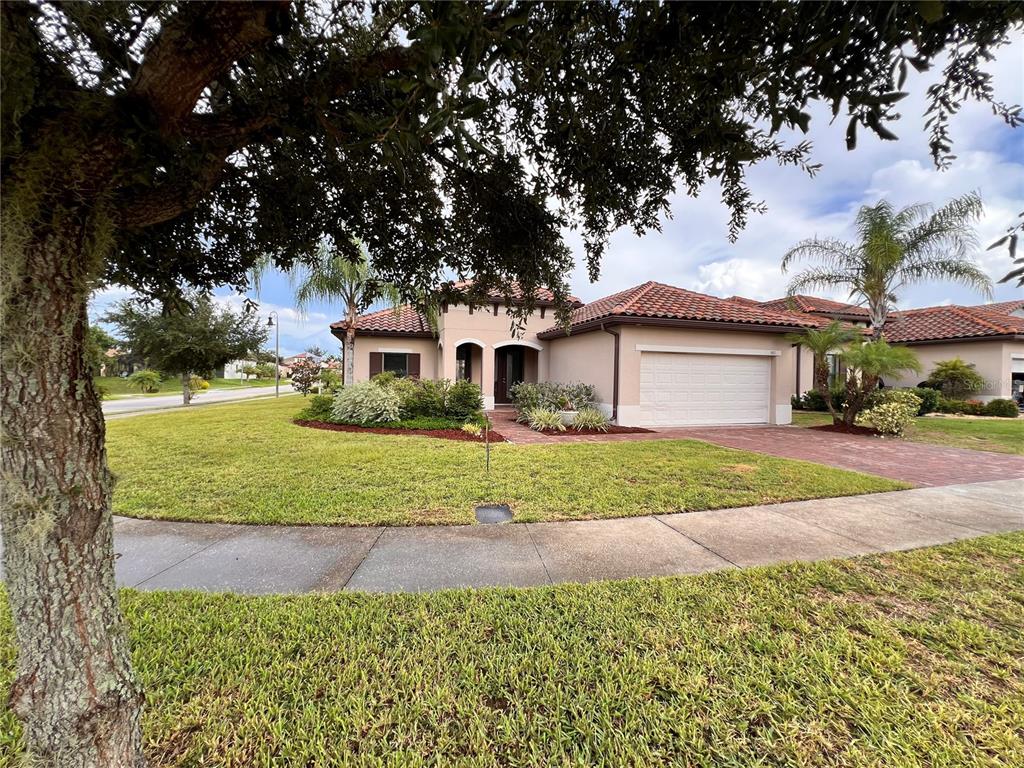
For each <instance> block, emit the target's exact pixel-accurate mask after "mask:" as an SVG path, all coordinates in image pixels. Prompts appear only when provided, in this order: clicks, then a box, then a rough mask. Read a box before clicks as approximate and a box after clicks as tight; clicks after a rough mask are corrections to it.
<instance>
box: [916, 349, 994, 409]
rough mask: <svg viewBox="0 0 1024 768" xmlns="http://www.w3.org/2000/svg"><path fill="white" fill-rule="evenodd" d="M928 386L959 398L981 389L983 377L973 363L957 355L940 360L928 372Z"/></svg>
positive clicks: (983, 383) (953, 397) (983, 381)
mask: <svg viewBox="0 0 1024 768" xmlns="http://www.w3.org/2000/svg"><path fill="white" fill-rule="evenodd" d="M927 384H928V386H929V387H932V388H933V389H938V390H940V391H941V392H942V394H943V395H945V396H946V397H949V398H952V399H954V400H959V399H962V398H964V397H966V396H967V395H973V394H974V393H975V392H979V391H981V389H982V388H984V386H985V377H984V376H982V375H981V374H980V373H978V372H977V371H976V370H975V367H974V363H965V362H964V361H963V360H961V359H960V358H959V357H954V358H953V359H952V360H941V361H939V362H937V363H936V364H935V367H934V368H932V372H931V373H930V374H928V382H927Z"/></svg>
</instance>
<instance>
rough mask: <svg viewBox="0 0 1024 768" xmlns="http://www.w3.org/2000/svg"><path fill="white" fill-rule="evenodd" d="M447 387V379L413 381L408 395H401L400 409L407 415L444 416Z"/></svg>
mask: <svg viewBox="0 0 1024 768" xmlns="http://www.w3.org/2000/svg"><path fill="white" fill-rule="evenodd" d="M448 388H449V382H448V381H430V380H429V379H425V380H423V379H421V380H420V381H417V382H415V383H414V385H413V388H412V390H410V391H409V394H408V396H403V399H402V411H403V412H405V413H406V414H407V415H409V416H433V417H435V418H444V416H445V403H446V401H447V398H448Z"/></svg>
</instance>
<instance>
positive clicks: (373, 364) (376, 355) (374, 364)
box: [370, 352, 384, 376]
mask: <svg viewBox="0 0 1024 768" xmlns="http://www.w3.org/2000/svg"><path fill="white" fill-rule="evenodd" d="M383 370H384V353H383V352H371V353H370V375H371V376H376V375H377V374H378V373H380V372H381V371H383Z"/></svg>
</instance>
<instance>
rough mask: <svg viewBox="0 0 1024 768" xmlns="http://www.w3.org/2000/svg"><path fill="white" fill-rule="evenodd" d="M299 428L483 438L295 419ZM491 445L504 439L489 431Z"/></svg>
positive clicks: (471, 437)
mask: <svg viewBox="0 0 1024 768" xmlns="http://www.w3.org/2000/svg"><path fill="white" fill-rule="evenodd" d="M295 423H296V424H298V425H299V426H300V427H312V428H313V429H328V430H331V431H333V432H372V433H374V434H377V435H405V436H406V437H439V438H441V439H442V440H465V441H468V442H471V443H482V442H483V441H484V436H483V435H482V434H481V435H480V437H476V436H475V435H471V434H469V433H468V432H463V431H462V430H461V429H392V428H390V427H360V426H358V425H356V424H331V423H330V422H327V421H307V420H306V419H295ZM491 442H492V443H504V442H506V440H505V438H504V437H503V436H502V435H501V434H500V433H498V432H495V431H494V430H491Z"/></svg>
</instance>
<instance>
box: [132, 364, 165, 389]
mask: <svg viewBox="0 0 1024 768" xmlns="http://www.w3.org/2000/svg"><path fill="white" fill-rule="evenodd" d="M162 382H163V377H162V376H161V375H160V373H159V372H158V371H151V370H149V369H148V368H144V369H143V370H141V371H136V372H135V373H133V374H132V375H131V376H129V377H128V386H129V387H131V388H132V389H137V390H139V392H142V393H143V394H147V395H148V394H152V393H153V392H159V391H160V384H161V383H162Z"/></svg>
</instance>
